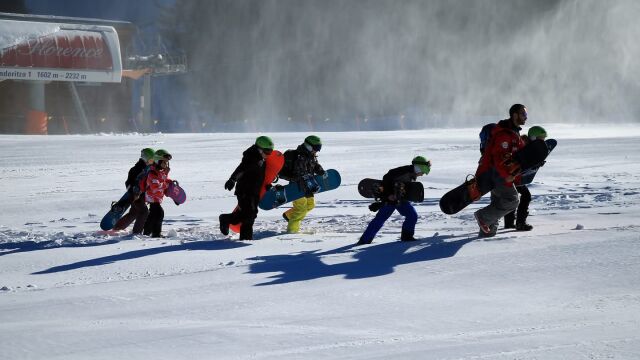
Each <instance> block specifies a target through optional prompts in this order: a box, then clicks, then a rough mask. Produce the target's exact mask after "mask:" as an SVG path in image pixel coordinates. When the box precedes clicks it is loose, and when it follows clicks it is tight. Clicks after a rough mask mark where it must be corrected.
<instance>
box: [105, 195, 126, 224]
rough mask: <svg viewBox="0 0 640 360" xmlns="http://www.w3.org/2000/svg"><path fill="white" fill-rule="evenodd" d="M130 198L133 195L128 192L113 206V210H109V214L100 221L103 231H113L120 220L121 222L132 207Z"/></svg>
mask: <svg viewBox="0 0 640 360" xmlns="http://www.w3.org/2000/svg"><path fill="white" fill-rule="evenodd" d="M130 196H131V193H130V192H129V191H127V192H126V193H124V195H122V197H121V198H120V200H118V201H117V202H115V203H113V204H111V210H109V212H108V213H107V214H106V215H105V216H104V217H103V218H102V220H101V221H100V228H101V229H102V230H111V229H113V227H114V226H116V223H117V222H118V220H120V218H121V217H122V215H123V214H124V212H125V211H127V209H128V208H129V206H131V201H130V200H129V197H130Z"/></svg>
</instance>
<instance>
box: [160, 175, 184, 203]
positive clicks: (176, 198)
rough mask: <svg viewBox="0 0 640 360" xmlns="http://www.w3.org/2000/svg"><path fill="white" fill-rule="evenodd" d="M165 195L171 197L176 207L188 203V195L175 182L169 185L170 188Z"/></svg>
mask: <svg viewBox="0 0 640 360" xmlns="http://www.w3.org/2000/svg"><path fill="white" fill-rule="evenodd" d="M164 194H165V195H167V196H168V197H170V198H171V199H172V200H173V202H174V203H175V204H176V205H180V204H184V202H185V201H187V194H186V193H185V192H184V189H183V188H181V187H180V185H179V184H178V182H177V181H175V180H173V181H172V182H171V183H169V187H167V190H165V192H164Z"/></svg>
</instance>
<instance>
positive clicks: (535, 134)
mask: <svg viewBox="0 0 640 360" xmlns="http://www.w3.org/2000/svg"><path fill="white" fill-rule="evenodd" d="M546 138H547V131H546V130H545V129H544V128H543V127H542V126H532V127H531V128H530V129H529V132H528V133H527V135H526V136H525V135H523V136H522V139H523V141H524V143H525V145H526V144H528V143H529V142H531V141H534V140H542V141H544V140H545V139H546ZM521 180H522V177H521V176H518V177H516V179H515V182H516V190H517V191H518V193H519V194H520V203H519V204H518V208H517V210H516V211H512V212H510V213H508V214H507V215H505V216H504V228H505V229H516V231H531V230H533V226H532V225H530V224H527V216H529V204H530V203H531V192H529V189H528V188H527V185H526V184H522V183H520V181H521Z"/></svg>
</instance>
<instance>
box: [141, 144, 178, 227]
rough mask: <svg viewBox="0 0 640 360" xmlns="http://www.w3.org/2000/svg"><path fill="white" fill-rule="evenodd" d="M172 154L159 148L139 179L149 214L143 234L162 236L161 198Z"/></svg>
mask: <svg viewBox="0 0 640 360" xmlns="http://www.w3.org/2000/svg"><path fill="white" fill-rule="evenodd" d="M171 158H172V156H171V154H169V152H168V151H166V150H163V149H160V150H158V151H156V152H155V154H154V156H153V160H154V162H153V164H152V165H151V166H150V167H149V171H148V173H147V176H146V177H144V178H142V179H141V180H140V191H141V192H143V193H144V196H145V201H146V202H148V203H149V204H150V205H149V216H148V217H147V222H146V223H145V224H144V232H143V234H144V235H150V236H151V237H154V238H157V237H161V236H162V221H163V220H164V209H162V205H161V204H162V200H163V199H164V195H165V191H166V190H167V188H168V187H169V183H171V182H172V181H173V180H171V179H169V171H170V170H171V169H170V168H169V160H171Z"/></svg>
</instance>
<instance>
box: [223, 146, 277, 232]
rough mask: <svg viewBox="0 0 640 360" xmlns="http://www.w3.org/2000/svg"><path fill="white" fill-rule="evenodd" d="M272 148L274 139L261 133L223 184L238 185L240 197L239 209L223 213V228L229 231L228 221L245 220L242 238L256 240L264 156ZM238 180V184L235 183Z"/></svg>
mask: <svg viewBox="0 0 640 360" xmlns="http://www.w3.org/2000/svg"><path fill="white" fill-rule="evenodd" d="M271 152H273V141H272V140H271V138H269V137H268V136H260V137H258V138H257V139H256V142H255V144H253V145H251V146H250V147H249V148H248V149H247V150H245V151H244V152H243V153H242V161H241V162H240V165H238V167H237V168H236V170H235V171H234V172H233V174H231V177H230V178H229V180H227V182H226V183H225V184H224V188H225V189H227V190H229V191H231V190H233V187H234V186H235V188H236V191H235V195H236V197H237V198H238V209H239V210H238V211H234V212H232V213H230V214H221V215H220V217H219V218H218V219H219V221H220V232H221V233H222V234H224V235H228V234H229V225H230V224H238V223H242V225H241V226H240V240H253V223H254V221H255V219H256V217H257V216H258V203H259V202H260V190H261V187H262V182H263V181H264V173H265V159H266V158H267V156H268V155H269V154H271ZM236 183H237V185H236Z"/></svg>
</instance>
